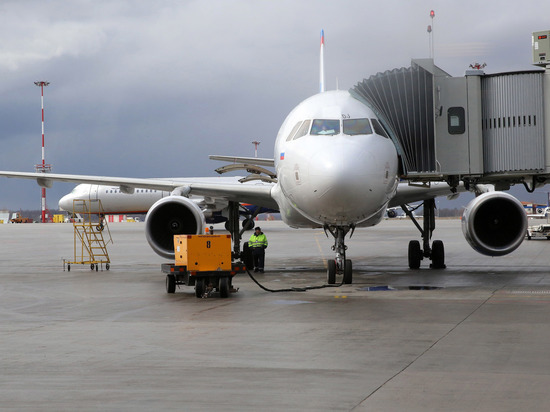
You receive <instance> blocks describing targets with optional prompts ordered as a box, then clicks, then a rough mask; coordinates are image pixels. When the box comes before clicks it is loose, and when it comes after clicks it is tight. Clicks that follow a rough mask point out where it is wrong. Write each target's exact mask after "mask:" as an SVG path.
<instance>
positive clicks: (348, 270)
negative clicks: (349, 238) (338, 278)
mask: <svg viewBox="0 0 550 412" xmlns="http://www.w3.org/2000/svg"><path fill="white" fill-rule="evenodd" d="M352 281H353V266H352V264H351V260H350V259H346V261H345V262H344V283H345V284H346V285H351V282H352Z"/></svg>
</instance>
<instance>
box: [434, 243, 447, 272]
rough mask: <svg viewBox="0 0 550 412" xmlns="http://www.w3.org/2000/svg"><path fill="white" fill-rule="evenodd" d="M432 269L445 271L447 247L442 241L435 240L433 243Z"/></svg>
mask: <svg viewBox="0 0 550 412" xmlns="http://www.w3.org/2000/svg"><path fill="white" fill-rule="evenodd" d="M431 259H432V264H431V267H432V269H445V268H446V266H445V247H444V246H443V242H442V241H441V240H434V241H433V243H432V256H431Z"/></svg>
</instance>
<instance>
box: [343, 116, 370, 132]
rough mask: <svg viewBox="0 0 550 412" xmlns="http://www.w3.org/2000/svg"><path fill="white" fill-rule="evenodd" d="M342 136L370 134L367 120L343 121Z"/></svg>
mask: <svg viewBox="0 0 550 412" xmlns="http://www.w3.org/2000/svg"><path fill="white" fill-rule="evenodd" d="M344 134H347V135H350V136H355V135H358V134H372V128H371V126H370V122H369V119H344Z"/></svg>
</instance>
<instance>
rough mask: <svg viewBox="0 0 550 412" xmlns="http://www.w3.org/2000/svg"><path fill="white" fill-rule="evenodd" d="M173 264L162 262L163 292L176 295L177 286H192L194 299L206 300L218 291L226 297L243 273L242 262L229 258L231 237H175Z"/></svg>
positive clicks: (244, 269) (243, 265)
mask: <svg viewBox="0 0 550 412" xmlns="http://www.w3.org/2000/svg"><path fill="white" fill-rule="evenodd" d="M174 250H175V252H176V257H175V263H173V264H172V263H164V264H162V265H161V270H162V272H163V273H166V292H167V293H175V292H176V285H187V286H195V296H196V297H198V298H201V297H206V296H208V295H209V294H210V293H212V292H213V291H219V293H220V297H222V298H227V297H228V296H229V293H230V292H236V290H235V289H234V288H233V282H232V281H233V276H235V275H236V274H237V273H242V272H245V271H246V266H245V264H244V263H239V262H238V263H233V262H232V259H231V235H176V236H174Z"/></svg>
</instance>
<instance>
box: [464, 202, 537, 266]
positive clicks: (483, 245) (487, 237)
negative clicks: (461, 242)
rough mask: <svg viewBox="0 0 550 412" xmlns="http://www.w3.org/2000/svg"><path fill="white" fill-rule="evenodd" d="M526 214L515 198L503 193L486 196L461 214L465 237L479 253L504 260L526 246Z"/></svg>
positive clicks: (467, 207)
mask: <svg viewBox="0 0 550 412" xmlns="http://www.w3.org/2000/svg"><path fill="white" fill-rule="evenodd" d="M526 231H527V214H526V213H525V210H524V208H523V205H522V204H521V203H520V201H519V200H517V199H516V198H515V197H514V196H512V195H510V194H508V193H504V192H489V193H484V194H482V195H480V196H478V197H476V198H475V199H474V200H472V201H471V202H470V203H469V204H468V206H466V209H464V213H463V214H462V232H463V233H464V237H465V238H466V240H467V241H468V243H469V244H470V246H472V248H474V249H475V250H476V251H478V252H479V253H482V254H484V255H488V256H502V255H507V254H508V253H511V252H513V251H514V250H516V249H517V247H518V246H519V245H520V244H521V242H523V239H524V237H525V233H526Z"/></svg>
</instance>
